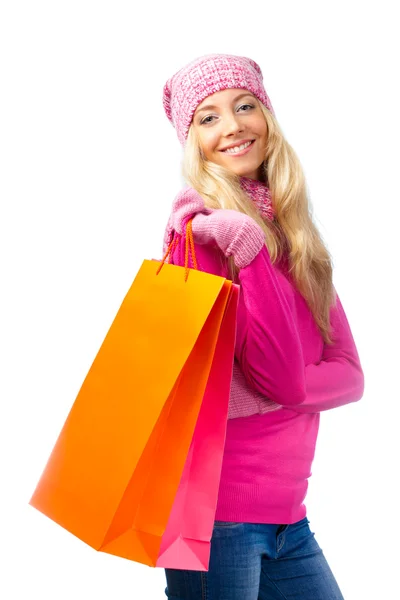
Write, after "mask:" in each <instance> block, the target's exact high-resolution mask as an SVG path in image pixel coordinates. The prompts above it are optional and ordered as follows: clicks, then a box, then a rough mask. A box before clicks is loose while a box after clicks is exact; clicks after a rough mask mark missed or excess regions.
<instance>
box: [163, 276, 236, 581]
mask: <svg viewBox="0 0 400 600" xmlns="http://www.w3.org/2000/svg"><path fill="white" fill-rule="evenodd" d="M238 298H239V286H237V285H235V284H232V288H231V295H230V298H229V300H228V304H227V307H226V311H225V315H224V318H223V321H222V325H221V334H220V336H219V339H218V342H217V346H216V349H215V354H214V360H213V363H212V367H211V371H210V375H209V378H208V382H207V387H206V391H205V394H204V397H203V402H202V405H201V409H200V413H199V417H198V420H197V423H196V428H195V431H194V435H193V438H192V442H191V445H190V449H189V453H188V456H187V459H186V462H185V467H184V470H183V473H182V477H181V480H180V484H179V488H178V492H177V495H176V497H175V500H174V504H173V507H172V511H171V513H170V516H169V520H168V523H167V527H166V530H165V532H164V535H163V537H162V540H161V547H160V551H159V557H158V560H157V563H156V566H157V567H164V568H171V569H190V570H196V571H207V570H208V565H209V560H210V548H211V544H210V541H211V536H212V531H213V525H214V519H215V511H216V506H217V499H218V489H219V483H220V476H221V467H222V457H223V452H224V445H225V436H226V425H227V416H228V404H229V396H230V386H231V379H232V365H233V360H234V347H235V336H236V313H237V305H238Z"/></svg>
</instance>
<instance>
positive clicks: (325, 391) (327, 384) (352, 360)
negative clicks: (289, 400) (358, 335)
mask: <svg viewBox="0 0 400 600" xmlns="http://www.w3.org/2000/svg"><path fill="white" fill-rule="evenodd" d="M330 321H331V326H332V337H333V344H331V345H327V344H324V349H323V353H322V357H321V360H320V362H319V363H318V364H310V365H307V366H306V367H305V377H306V399H305V401H304V402H303V403H302V404H301V405H299V406H295V407H293V410H295V411H297V412H308V413H314V412H321V411H324V410H329V409H331V408H337V407H339V406H342V405H344V404H349V403H350V402H356V401H357V400H360V398H361V397H362V395H363V393H364V374H363V370H362V367H361V364H360V359H359V356H358V352H357V348H356V345H355V342H354V339H353V336H352V333H351V330H350V326H349V323H348V320H347V317H346V314H345V312H344V310H343V306H342V304H341V302H340V299H339V297H338V296H337V295H336V303H335V305H334V306H333V307H332V308H331V316H330Z"/></svg>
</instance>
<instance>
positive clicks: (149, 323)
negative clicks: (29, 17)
mask: <svg viewBox="0 0 400 600" xmlns="http://www.w3.org/2000/svg"><path fill="white" fill-rule="evenodd" d="M188 231H191V230H190V223H189V224H188ZM187 237H188V239H189V240H191V244H192V248H193V239H192V238H191V234H190V235H189V236H187ZM161 266H162V268H161V269H160V265H158V263H156V262H154V261H148V260H145V261H143V263H142V266H141V268H140V269H139V272H138V274H137V276H136V278H135V280H134V282H133V284H132V286H131V288H130V289H129V291H128V293H127V295H126V297H125V299H124V301H123V302H122V304H121V307H120V309H119V311H118V313H117V315H116V317H115V319H114V321H113V323H112V325H111V327H110V329H109V331H108V333H107V335H106V337H105V339H104V341H103V343H102V345H101V347H100V349H99V351H98V353H97V356H96V357H95V359H94V361H93V364H92V366H91V367H90V370H89V372H88V374H87V376H86V378H85V380H84V382H83V384H82V387H81V389H80V390H79V393H78V396H77V398H76V400H75V402H74V404H73V406H72V408H71V411H70V413H69V415H68V417H67V420H66V422H65V424H64V426H63V428H62V430H61V433H60V435H59V437H58V439H57V442H56V444H55V446H54V449H53V451H52V453H51V455H50V457H49V460H48V462H47V465H46V467H45V469H44V472H43V474H42V476H41V478H40V480H39V482H38V485H37V487H36V489H35V491H34V494H33V496H32V498H31V500H30V504H31V505H32V506H34V507H35V508H36V509H38V510H39V511H41V512H42V513H44V514H45V515H47V516H48V517H49V518H51V519H52V520H53V521H55V522H56V523H58V524H59V525H61V526H62V527H63V528H64V529H66V530H68V531H69V532H71V533H72V534H73V535H75V536H76V537H78V538H79V539H81V540H82V541H84V542H86V543H87V544H89V545H90V546H92V547H93V548H95V549H97V550H102V551H105V552H109V553H111V554H116V555H118V556H121V557H124V558H128V559H131V560H135V561H138V562H142V563H144V564H148V565H152V566H155V564H156V560H157V557H158V555H159V548H160V544H161V538H162V535H163V533H164V531H165V528H166V525H167V522H168V518H169V514H170V512H171V508H172V505H173V501H174V498H175V496H176V492H177V489H178V486H179V482H180V479H181V476H182V471H183V467H184V464H185V460H186V457H187V454H188V451H189V447H190V443H191V440H192V437H193V432H194V429H195V425H196V421H197V418H198V414H199V411H200V406H201V401H202V398H203V396H204V392H205V388H206V384H207V380H208V376H209V373H210V369H211V364H212V360H213V356H214V351H215V347H216V344H217V340H218V336H219V331H220V327H221V323H222V318H223V315H224V312H225V308H226V304H227V301H228V298H229V294H230V290H231V287H232V283H231V282H230V281H228V280H226V279H224V278H222V277H217V276H214V275H209V274H208V273H203V272H200V271H197V270H195V269H188V267H187V265H186V266H185V268H184V267H178V266H175V265H170V264H162V265H161Z"/></svg>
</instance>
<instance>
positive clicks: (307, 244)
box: [182, 102, 335, 344]
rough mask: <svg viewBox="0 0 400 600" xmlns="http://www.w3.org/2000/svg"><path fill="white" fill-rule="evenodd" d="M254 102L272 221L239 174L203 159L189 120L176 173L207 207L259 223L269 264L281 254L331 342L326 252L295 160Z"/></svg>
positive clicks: (274, 124)
mask: <svg viewBox="0 0 400 600" xmlns="http://www.w3.org/2000/svg"><path fill="white" fill-rule="evenodd" d="M259 106H260V108H261V110H262V113H263V115H264V117H265V120H266V123H267V128H268V135H267V139H268V141H267V147H266V149H265V160H264V162H263V164H262V165H261V171H262V177H263V179H264V181H265V182H266V183H267V185H268V187H269V189H270V193H271V199H272V206H273V208H274V211H275V219H274V220H273V221H270V220H264V219H263V218H262V216H261V215H260V214H259V212H258V210H257V208H256V207H255V205H254V203H253V202H252V201H251V199H250V198H249V196H248V195H247V194H246V193H245V192H244V191H243V189H242V188H241V185H240V178H239V176H237V175H236V174H235V173H232V172H231V171H229V170H228V169H226V168H224V167H222V166H221V165H217V164H215V163H212V162H210V161H207V160H205V158H204V156H203V153H202V150H201V147H200V143H199V139H198V136H197V133H196V129H195V128H194V127H193V125H191V127H190V129H189V132H188V137H187V140H186V143H185V147H184V154H183V161H182V174H183V177H184V179H185V180H186V181H187V183H188V184H189V185H190V186H192V187H193V188H194V189H195V190H196V191H197V192H198V193H199V194H200V195H201V196H202V197H203V199H204V202H205V205H206V206H208V207H209V208H229V209H234V210H238V211H240V212H242V213H245V214H247V215H249V216H250V217H252V218H253V219H254V220H255V221H256V222H257V223H258V224H259V225H260V226H261V227H262V229H263V231H264V232H265V239H266V246H267V248H268V251H269V254H270V257H271V261H272V263H275V262H276V261H277V260H279V259H281V258H282V257H283V256H285V257H286V258H287V260H288V265H289V273H290V274H291V277H292V278H293V280H294V283H295V285H296V287H297V289H298V290H299V292H300V293H301V295H302V296H303V298H304V299H305V301H306V303H307V305H308V307H309V308H310V310H311V313H312V315H313V317H314V320H315V322H316V324H317V326H318V328H319V330H320V332H321V335H322V337H323V339H324V341H325V342H326V343H327V344H331V343H332V339H331V327H330V321H329V314H330V307H331V306H332V304H333V303H334V301H335V292H334V287H333V284H332V261H331V257H330V254H329V252H328V250H327V248H326V247H325V244H324V243H323V241H322V238H321V236H320V234H319V232H318V230H317V227H316V226H315V224H314V223H313V220H312V213H311V207H310V204H309V201H308V197H307V192H306V184H305V177H304V173H303V170H302V168H301V165H300V161H299V159H298V158H297V156H296V154H295V152H294V150H293V148H292V147H291V146H290V144H289V143H288V142H287V141H286V140H285V138H284V135H283V133H282V131H281V129H280V127H279V124H278V122H277V120H276V119H275V117H274V116H273V115H272V113H270V111H269V110H268V109H267V108H266V107H265V106H264V105H263V104H262V103H261V102H259ZM228 262H229V269H230V276H231V277H232V279H233V280H235V279H236V276H237V272H238V271H237V269H236V267H235V265H234V262H233V259H232V258H231V259H229V261H228ZM266 302H268V299H266Z"/></svg>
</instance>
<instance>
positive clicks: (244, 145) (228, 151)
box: [224, 142, 251, 154]
mask: <svg viewBox="0 0 400 600" xmlns="http://www.w3.org/2000/svg"><path fill="white" fill-rule="evenodd" d="M250 144H251V142H246V143H245V144H241V145H240V146H235V147H234V148H228V149H227V150H224V152H227V153H228V154H236V152H240V151H241V150H244V149H245V148H247V147H248V146H250Z"/></svg>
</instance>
